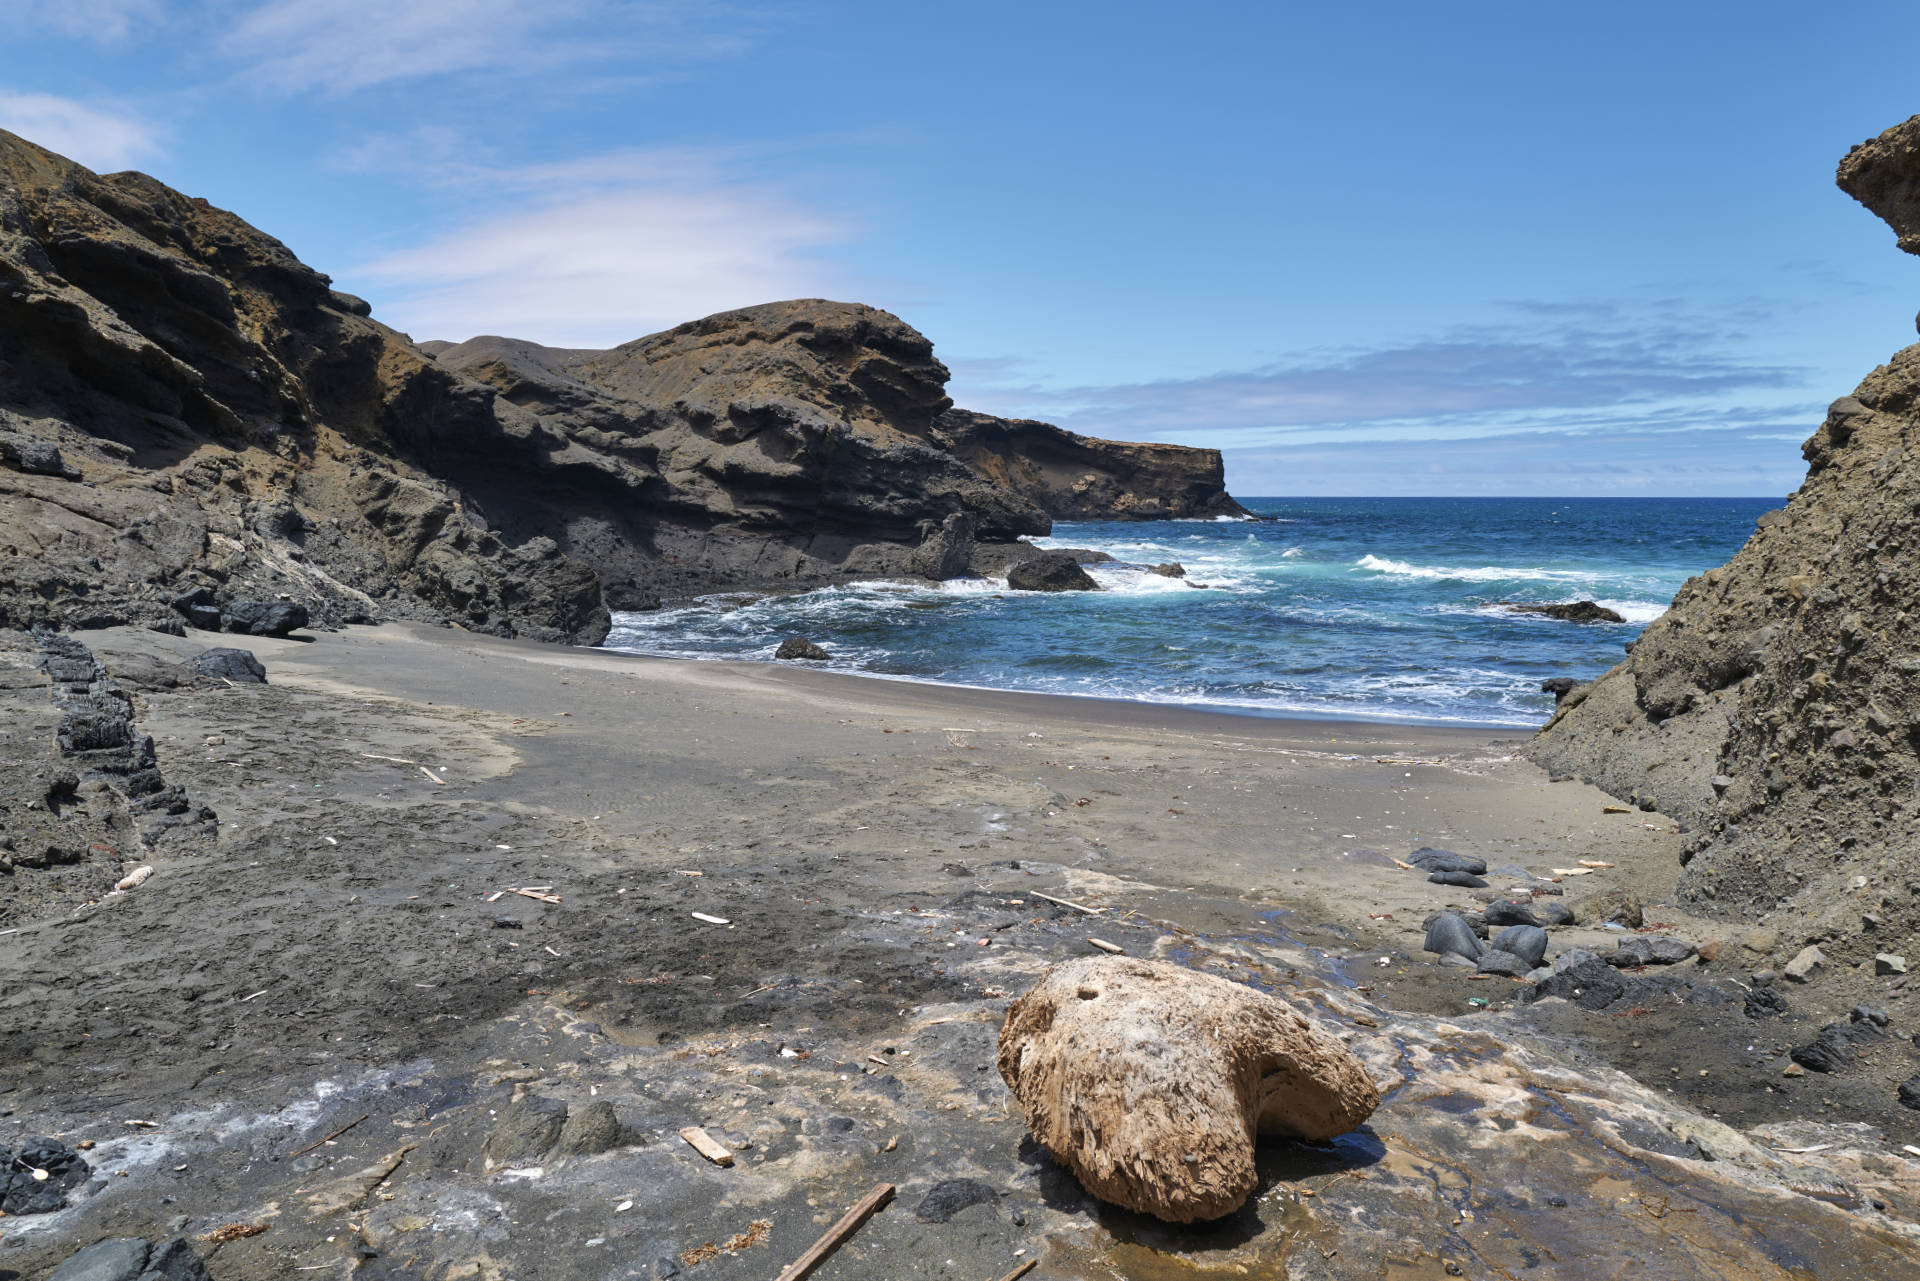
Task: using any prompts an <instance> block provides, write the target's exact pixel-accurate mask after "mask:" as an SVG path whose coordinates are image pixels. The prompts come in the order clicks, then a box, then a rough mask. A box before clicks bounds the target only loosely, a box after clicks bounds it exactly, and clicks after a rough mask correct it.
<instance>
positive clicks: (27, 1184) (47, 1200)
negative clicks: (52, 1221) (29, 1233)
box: [0, 1138, 93, 1214]
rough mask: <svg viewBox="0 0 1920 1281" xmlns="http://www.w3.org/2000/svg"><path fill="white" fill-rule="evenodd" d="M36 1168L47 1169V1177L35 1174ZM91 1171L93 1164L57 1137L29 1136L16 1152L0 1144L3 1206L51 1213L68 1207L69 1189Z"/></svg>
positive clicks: (0, 1204)
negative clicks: (88, 1162) (37, 1176)
mask: <svg viewBox="0 0 1920 1281" xmlns="http://www.w3.org/2000/svg"><path fill="white" fill-rule="evenodd" d="M35 1170H45V1171H46V1172H47V1177H46V1178H44V1179H36V1178H34V1177H33V1172H34V1171H35ZM92 1173H93V1167H92V1166H90V1165H88V1164H87V1162H86V1160H85V1159H84V1158H83V1157H82V1156H81V1155H80V1154H79V1153H78V1152H76V1151H74V1150H73V1149H72V1148H70V1147H68V1146H67V1145H66V1144H64V1143H62V1142H60V1141H59V1140H58V1139H45V1138H32V1139H28V1140H27V1141H26V1142H25V1143H23V1144H21V1145H20V1148H19V1150H18V1151H17V1152H16V1151H14V1150H13V1149H11V1148H7V1147H0V1210H4V1211H6V1212H7V1213H8V1214H51V1213H52V1212H53V1211H55V1210H61V1209H65V1208H66V1204H67V1193H68V1192H70V1191H72V1190H73V1189H74V1188H77V1187H79V1186H80V1185H81V1184H82V1183H85V1182H86V1181H87V1176H88V1175H90V1174H92Z"/></svg>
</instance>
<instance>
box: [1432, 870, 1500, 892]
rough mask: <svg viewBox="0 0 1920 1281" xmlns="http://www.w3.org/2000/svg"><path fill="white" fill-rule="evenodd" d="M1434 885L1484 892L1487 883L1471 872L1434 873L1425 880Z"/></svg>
mask: <svg viewBox="0 0 1920 1281" xmlns="http://www.w3.org/2000/svg"><path fill="white" fill-rule="evenodd" d="M1427 879H1428V880H1429V881H1432V882H1433V883H1434V884H1435V885H1458V886H1459V887H1460V888H1461V889H1464V890H1484V889H1485V888H1487V883H1486V882H1485V881H1484V880H1482V879H1481V878H1479V877H1477V876H1475V875H1474V874H1473V873H1472V872H1435V873H1434V874H1433V875H1432V876H1429V877H1428V878H1427Z"/></svg>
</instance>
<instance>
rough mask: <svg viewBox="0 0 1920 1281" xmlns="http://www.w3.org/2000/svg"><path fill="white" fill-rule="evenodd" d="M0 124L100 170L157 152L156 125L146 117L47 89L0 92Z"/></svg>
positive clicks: (135, 160) (109, 168) (122, 167)
mask: <svg viewBox="0 0 1920 1281" xmlns="http://www.w3.org/2000/svg"><path fill="white" fill-rule="evenodd" d="M0 129H6V130H9V131H10V132H13V133H17V134H19V135H20V136H21V137H23V138H25V139H27V140H28V141H29V142H34V143H38V144H39V145H40V146H42V147H45V148H47V149H48V150H49V151H57V152H59V153H60V154H61V155H63V156H66V157H67V158H68V159H70V160H77V161H79V162H80V163H81V164H83V165H86V166H87V167H88V168H90V169H97V170H101V171H108V170H114V169H125V168H127V167H128V166H130V165H133V164H136V163H138V162H140V161H141V160H144V159H147V158H149V157H151V156H154V155H157V154H159V152H160V133H159V130H158V129H156V128H155V127H154V125H153V124H152V122H151V121H149V120H147V119H146V118H144V117H142V116H139V115H135V114H133V113H131V112H127V111H122V110H119V109H117V108H113V107H107V106H101V105H98V104H93V103H85V102H78V101H75V100H74V99H72V98H61V97H57V96H55V95H54V94H50V93H0Z"/></svg>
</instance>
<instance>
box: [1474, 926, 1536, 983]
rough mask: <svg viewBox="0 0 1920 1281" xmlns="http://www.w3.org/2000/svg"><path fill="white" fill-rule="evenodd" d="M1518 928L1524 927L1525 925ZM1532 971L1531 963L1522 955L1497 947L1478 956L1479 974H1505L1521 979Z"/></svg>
mask: <svg viewBox="0 0 1920 1281" xmlns="http://www.w3.org/2000/svg"><path fill="white" fill-rule="evenodd" d="M1520 928H1522V929H1525V928H1526V927H1525V926H1521V927H1520ZM1532 971H1533V963H1532V962H1531V961H1528V960H1526V959H1525V958H1524V957H1519V956H1515V955H1514V954H1513V953H1512V952H1504V951H1501V950H1500V949H1499V948H1489V949H1488V950H1487V951H1486V952H1483V953H1482V954H1481V956H1480V965H1479V970H1478V972H1479V973H1481V974H1506V975H1511V976H1512V977H1514V978H1517V979H1523V978H1525V977H1526V976H1527V975H1528V974H1530V973H1531V972H1532Z"/></svg>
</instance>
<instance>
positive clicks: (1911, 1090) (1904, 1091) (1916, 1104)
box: [1900, 1076, 1920, 1111]
mask: <svg viewBox="0 0 1920 1281" xmlns="http://www.w3.org/2000/svg"><path fill="white" fill-rule="evenodd" d="M1900 1106H1902V1107H1909V1108H1913V1109H1914V1110H1915V1111H1920V1076H1914V1077H1908V1078H1907V1079H1906V1080H1904V1081H1902V1082H1900Z"/></svg>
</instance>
